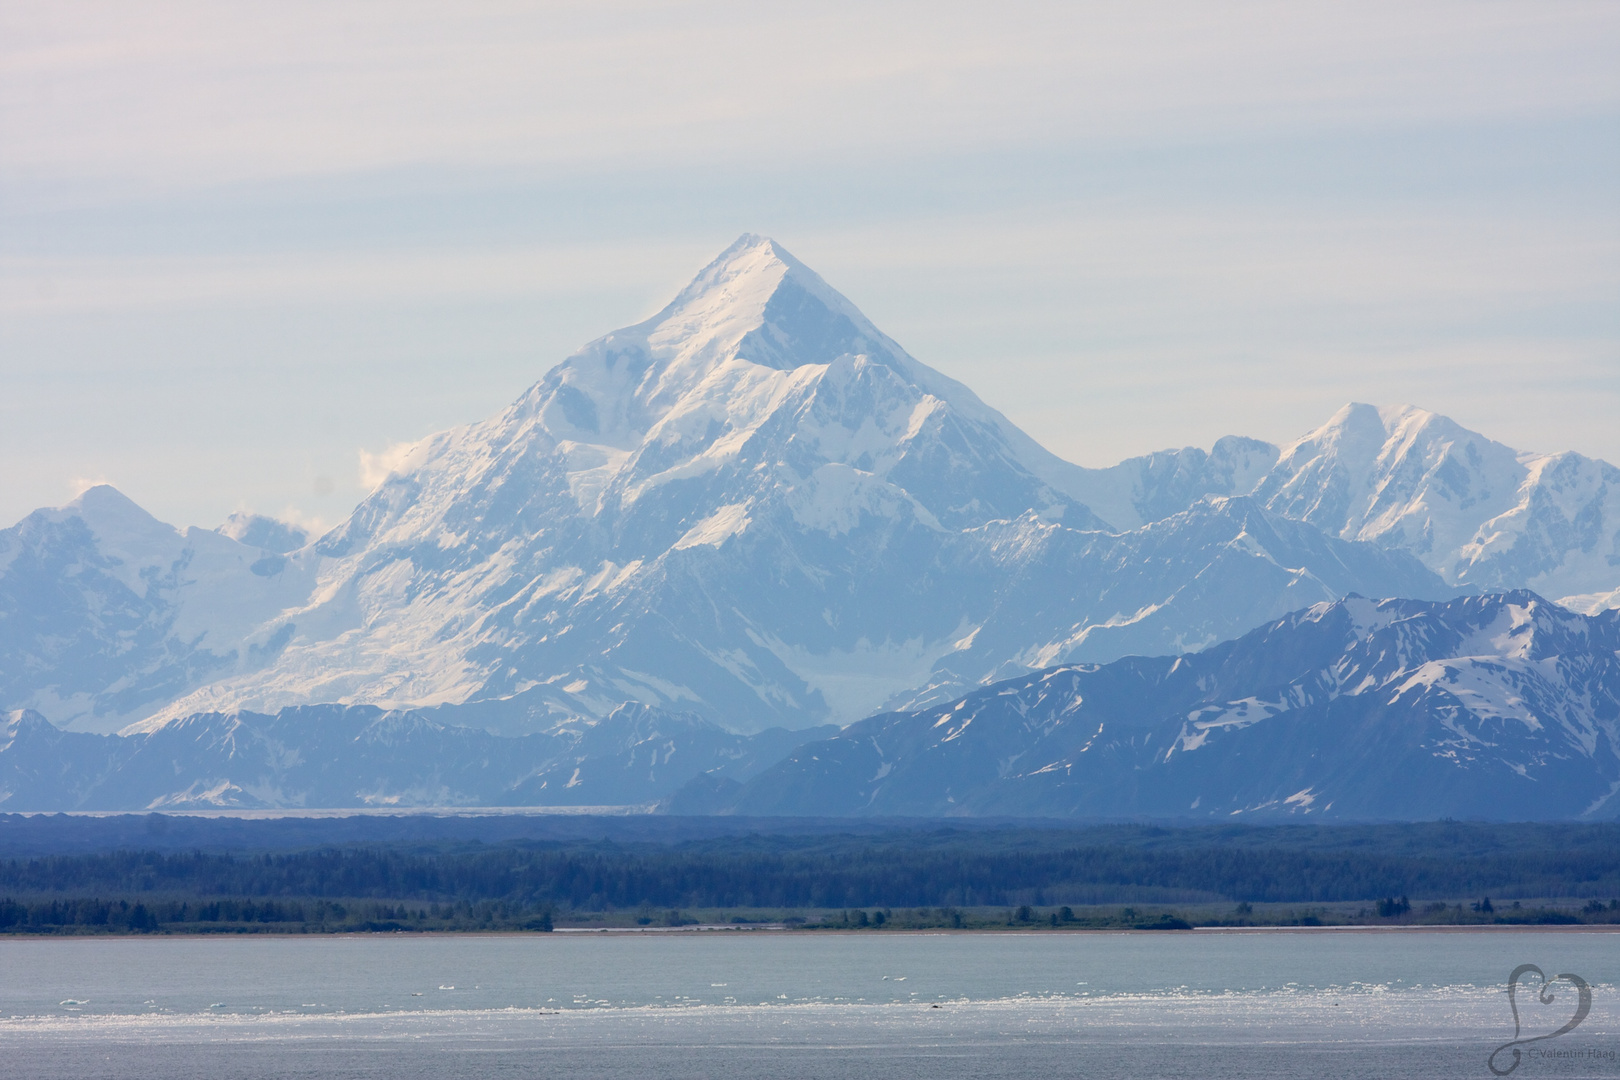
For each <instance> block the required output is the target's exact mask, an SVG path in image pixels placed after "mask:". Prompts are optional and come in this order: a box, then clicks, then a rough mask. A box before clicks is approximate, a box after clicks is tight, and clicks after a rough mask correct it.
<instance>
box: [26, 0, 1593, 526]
mask: <svg viewBox="0 0 1620 1080" xmlns="http://www.w3.org/2000/svg"><path fill="white" fill-rule="evenodd" d="M1616 57H1620V4H1614V3H1607V2H1584V3H1583V2H1564V0H1554V2H1542V3H1493V2H1471V3H1434V2H1419V3H1399V4H1396V3H1386V2H1368V3H1362V4H1355V5H1349V4H1339V5H1328V4H1297V3H1287V4H1285V3H1235V4H1223V5H1206V4H1195V3H1185V2H1171V3H1165V4H1160V5H1154V6H1152V7H1144V6H1141V5H1132V4H1124V3H1117V4H1116V3H1080V4H1036V3H1012V4H1005V5H998V6H996V8H995V9H994V10H993V11H992V10H990V9H989V8H987V7H986V6H984V5H969V4H955V3H944V4H941V3H932V4H926V5H924V4H910V3H907V4H895V3H888V4H884V3H879V4H859V5H857V4H843V3H825V2H823V3H816V4H798V3H790V4H776V5H757V4H740V3H739V4H725V3H704V4H680V5H677V4H667V3H619V4H583V3H580V4H517V3H492V2H483V3H479V2H474V3H468V4H463V5H454V6H445V5H438V4H427V3H421V2H417V0H401V2H397V3H390V4H380V3H359V2H352V0H338V2H333V3H322V4H316V3H312V2H308V0H289V2H286V3H282V4H277V5H269V6H259V5H239V4H227V5H217V4H205V3H200V2H198V3H184V2H174V0H156V2H154V3H150V4H143V5H139V6H138V7H132V6H130V5H123V4H114V3H96V2H89V3H80V4H72V5H20V4H18V5H9V6H6V7H4V8H0V380H3V382H0V386H3V387H4V393H3V394H0V461H3V463H4V474H3V475H4V483H3V484H0V527H5V526H9V525H10V524H11V523H12V522H14V521H16V520H17V519H19V518H20V517H22V516H23V515H25V514H26V513H28V512H29V511H31V510H33V509H35V508H37V507H40V506H52V505H60V504H62V503H64V502H66V501H68V500H69V499H71V498H73V497H74V495H75V494H76V492H77V491H79V490H81V489H82V488H83V487H84V486H86V485H88V484H91V483H96V482H110V483H113V484H115V485H116V486H117V487H118V488H119V489H120V490H122V491H123V492H124V493H125V494H127V495H129V496H130V497H131V498H133V499H135V500H136V501H137V502H138V503H140V504H141V505H142V506H143V507H145V508H146V509H147V510H149V511H150V512H151V513H153V514H154V515H156V516H157V517H158V518H160V519H162V520H165V521H169V522H171V523H174V524H177V525H181V526H186V525H201V526H205V527H213V526H215V525H217V524H219V523H220V521H222V520H223V519H224V517H225V516H226V515H227V514H229V513H231V512H232V511H236V510H252V511H256V512H260V513H266V514H271V515H275V516H280V517H285V518H289V519H293V520H298V521H300V522H303V523H306V524H308V525H310V526H312V527H315V528H321V527H329V526H331V525H333V524H336V523H337V522H339V521H341V520H342V518H343V517H344V516H345V515H347V513H348V512H349V511H350V509H351V508H352V507H353V506H354V504H355V503H356V502H357V501H358V500H359V499H360V498H361V497H363V495H364V494H365V492H366V489H367V482H368V480H373V479H375V475H376V469H377V462H378V461H381V460H386V456H387V454H388V452H389V449H390V448H391V447H395V446H397V445H399V444H401V443H406V442H410V441H413V440H416V439H419V438H421V437H422V436H424V435H427V434H429V433H431V432H433V431H436V430H441V429H443V428H446V427H451V426H454V425H458V424H464V423H468V422H471V421H475V420H478V419H481V418H483V417H486V416H488V415H490V414H492V413H494V412H496V411H497V410H499V409H500V408H502V407H503V406H504V405H506V404H507V403H509V402H510V401H511V400H513V399H514V398H516V397H517V396H518V395H519V394H520V393H521V392H522V390H523V389H524V388H525V387H526V386H528V385H529V384H530V383H532V382H534V381H535V380H537V379H539V378H540V377H541V376H542V375H543V374H544V372H545V371H546V370H547V369H548V368H550V367H551V366H552V365H554V364H555V363H557V362H558V361H560V360H562V359H563V358H564V357H565V356H566V355H568V354H569V353H571V352H573V351H574V350H575V349H577V348H578V347H579V346H580V345H582V344H584V343H585V342H586V341H588V340H590V339H592V338H595V337H598V336H600V335H602V334H604V333H607V332H609V331H611V330H614V329H616V328H618V327H621V326H624V325H627V324H630V323H634V322H637V321H639V320H641V319H643V318H645V317H646V316H648V315H650V314H651V313H652V312H654V311H656V310H657V309H658V308H660V307H661V306H663V304H664V303H665V302H666V301H667V300H669V299H670V297H671V296H673V294H674V293H675V291H676V290H678V289H679V288H680V287H681V285H683V284H684V283H685V281H686V280H687V279H688V278H689V277H690V276H691V275H692V274H693V273H695V272H696V271H697V270H698V269H699V268H700V267H702V266H703V265H704V264H705V263H706V262H708V261H709V260H710V259H711V258H713V257H714V256H715V255H716V254H717V253H718V252H719V251H720V250H721V249H722V248H724V247H725V246H726V245H728V244H729V243H731V242H732V241H733V240H734V239H735V238H736V237H737V236H738V235H739V234H741V233H744V232H755V233H762V234H765V235H769V236H771V237H773V238H774V239H776V240H777V241H779V242H780V243H781V244H782V245H783V246H784V247H786V248H787V249H788V250H789V251H791V252H793V254H795V255H796V256H798V257H799V258H800V259H801V260H803V261H804V262H805V263H806V264H807V265H809V266H810V267H812V268H813V269H814V270H816V271H817V272H818V273H820V274H821V275H822V276H823V277H824V278H825V279H826V280H827V281H828V282H829V283H830V284H831V285H832V286H833V287H834V288H836V289H838V290H839V291H841V292H842V293H844V294H845V295H846V296H848V297H849V299H850V300H851V301H853V302H854V303H855V304H856V305H857V306H858V307H860V308H861V309H862V310H863V311H864V312H865V313H866V314H867V315H868V316H869V317H870V318H871V319H872V320H873V322H874V323H876V324H877V325H878V326H879V327H880V328H882V329H883V330H884V331H885V332H887V333H888V334H889V335H890V336H892V337H893V338H895V339H896V340H897V341H898V342H899V343H900V344H901V345H902V346H904V347H905V348H906V349H907V350H908V351H909V352H910V353H912V355H914V356H916V357H917V358H918V359H919V360H921V361H923V362H924V363H926V364H929V365H930V366H932V367H935V368H937V369H939V370H940V371H942V372H944V373H946V374H948V375H950V376H952V377H954V378H956V379H959V380H961V381H962V382H964V383H966V384H967V385H969V386H970V387H972V388H973V390H974V391H975V392H976V393H978V395H979V396H980V397H981V398H983V399H984V400H985V401H986V402H987V403H989V404H990V405H992V406H994V407H996V408H998V409H1000V410H1001V411H1002V412H1003V413H1005V414H1006V415H1007V416H1008V417H1009V418H1010V419H1011V420H1012V421H1013V422H1014V423H1016V424H1018V425H1019V426H1021V427H1022V428H1024V429H1025V430H1026V431H1028V432H1029V433H1030V434H1031V435H1032V436H1034V437H1035V438H1036V439H1037V440H1038V441H1040V442H1041V443H1042V444H1044V445H1045V446H1047V447H1048V448H1050V449H1051V450H1053V451H1054V452H1056V453H1058V454H1059V455H1061V456H1063V457H1066V458H1068V459H1070V460H1072V461H1075V462H1078V463H1080V464H1082V465H1088V466H1101V465H1109V464H1113V463H1114V462H1116V461H1118V460H1120V459H1122V458H1125V457H1128V456H1132V455H1135V454H1141V453H1146V452H1149V451H1152V450H1155V449H1162V448H1165V447H1172V446H1184V445H1197V446H1204V447H1208V446H1209V445H1210V444H1211V443H1213V441H1214V440H1215V439H1216V438H1218V437H1220V436H1222V435H1226V434H1241V435H1252V436H1256V437H1260V438H1264V439H1268V440H1271V441H1273V442H1278V443H1284V442H1287V441H1290V440H1291V439H1293V438H1295V437H1297V436H1299V435H1301V434H1303V433H1304V432H1305V431H1307V430H1309V429H1311V428H1314V427H1316V426H1318V425H1320V424H1321V423H1322V422H1324V421H1325V420H1326V419H1327V418H1328V417H1329V416H1330V415H1331V414H1332V413H1333V412H1334V411H1335V410H1336V409H1338V408H1339V407H1340V406H1341V405H1343V404H1344V403H1345V402H1347V401H1352V400H1355V401H1368V402H1373V403H1377V404H1382V405H1394V404H1402V403H1409V404H1413V405H1418V406H1421V407H1423V408H1427V409H1432V410H1434V411H1436V412H1440V413H1443V414H1445V415H1448V416H1450V417H1452V418H1453V419H1455V420H1457V421H1458V422H1460V423H1462V424H1464V425H1465V426H1467V427H1470V428H1473V429H1475V430H1478V431H1481V432H1483V433H1484V434H1486V435H1488V436H1490V437H1491V438H1494V439H1496V440H1499V441H1501V442H1505V443H1507V444H1509V445H1511V446H1514V447H1516V448H1518V449H1521V450H1527V451H1538V452H1549V451H1559V450H1575V451H1579V452H1581V453H1583V454H1587V455H1590V456H1594V457H1601V458H1604V459H1606V460H1608V461H1610V462H1614V463H1617V464H1620V422H1617V417H1620V63H1616Z"/></svg>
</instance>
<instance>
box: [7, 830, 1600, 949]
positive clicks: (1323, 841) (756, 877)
mask: <svg viewBox="0 0 1620 1080" xmlns="http://www.w3.org/2000/svg"><path fill="white" fill-rule="evenodd" d="M1554 832H1556V833H1557V834H1558V835H1556V836H1554V835H1552V833H1554ZM1485 897H1495V898H1496V899H1497V901H1499V902H1503V903H1507V904H1511V903H1512V902H1513V901H1515V900H1531V899H1534V900H1537V901H1538V902H1539V901H1542V900H1546V899H1550V898H1553V899H1555V898H1562V899H1564V900H1568V901H1571V902H1572V903H1570V904H1567V905H1565V908H1566V909H1567V911H1568V912H1575V913H1578V914H1579V917H1580V918H1582V919H1586V920H1591V921H1607V920H1608V919H1609V918H1611V917H1613V916H1612V915H1611V910H1612V909H1611V908H1610V907H1609V904H1608V901H1610V900H1611V899H1613V898H1616V897H1620V829H1616V828H1615V827H1614V826H1604V825H1594V826H1540V827H1537V826H1491V825H1470V824H1462V823H1441V824H1437V825H1434V826H1430V827H1413V826H1358V827H1348V828H1340V829H1327V828H1317V829H1315V830H1311V829H1304V830H1301V829H1298V828H1287V829H1273V830H1268V829H1254V828H1248V829H1235V830H1234V829H1225V830H1222V829H1196V828H1188V829H1167V828H1157V827H1135V826H1126V827H1106V828H1093V829H1073V828H1070V829H1064V828H1051V827H1047V828H1037V827H1027V826H1026V827H1007V828H1000V829H981V830H968V831H962V830H952V829H933V830H924V829H915V828H912V829H900V830H893V831H889V832H880V833H876V834H870V833H831V832H820V833H814V834H810V835H804V834H784V833H780V832H767V831H759V832H751V833H735V834H733V835H727V836H718V837H716V836H706V837H699V838H696V839H684V840H683V839H673V840H666V841H662V842H657V841H645V840H644V841H633V842H620V841H615V840H612V839H596V840H591V839H581V838H573V839H567V840H506V841H503V842H500V843H495V844H483V843H478V842H476V841H473V842H467V841H457V842H446V843H421V844H408V843H402V842H399V841H395V842H392V843H351V844H345V845H323V846H316V847H311V848H304V849H300V850H291V851H261V852H228V851H204V850H192V851H160V850H141V849H134V850H131V849H121V850H111V851H100V852H91V853H78V854H65V855H35V856H28V857H12V858H0V930H5V929H11V930H13V931H14V932H15V931H18V930H22V929H25V928H26V927H28V926H31V925H33V926H43V925H64V926H65V925H86V926H105V927H118V926H122V927H124V928H125V929H126V930H131V931H141V930H146V929H152V928H154V927H155V926H156V925H157V924H172V923H186V924H193V923H207V922H210V921H212V922H215V923H222V924H232V925H236V924H242V925H247V924H251V925H255V926H258V925H265V924H270V923H277V924H281V923H298V924H300V925H304V924H309V925H311V926H314V927H317V928H327V929H331V928H340V927H341V928H349V929H367V928H373V929H375V928H389V927H390V926H392V927H393V928H406V929H413V928H418V929H434V928H452V927H454V928H478V927H483V928H503V929H523V928H529V929H535V928H538V923H539V921H543V920H546V919H549V918H551V917H552V913H557V915H558V916H559V917H561V916H564V915H584V914H590V913H595V914H603V913H614V912H618V913H624V912H649V911H652V912H658V913H660V914H658V915H657V919H660V920H663V921H666V922H667V921H669V915H668V914H667V913H668V912H671V911H682V910H689V909H690V910H698V909H701V910H705V911H709V912H723V911H747V912H760V911H771V912H778V913H781V912H792V911H798V910H803V911H814V912H828V911H847V910H862V911H865V910H868V909H876V910H890V911H892V910H903V911H911V912H916V911H921V910H928V911H933V912H939V911H955V912H963V911H967V912H977V913H978V914H975V915H972V916H971V918H972V919H977V920H979V921H983V920H984V919H986V918H993V919H999V915H996V916H994V917H992V916H989V915H986V914H985V912H987V911H989V910H990V909H1003V908H1004V909H1008V910H1015V911H1016V910H1020V909H1024V908H1029V909H1030V910H1032V911H1038V912H1042V913H1043V914H1042V915H1041V918H1042V919H1048V918H1049V917H1055V915H1056V912H1057V911H1058V910H1059V908H1063V907H1067V908H1071V909H1072V908H1075V907H1079V908H1082V909H1086V908H1096V907H1098V906H1099V905H1136V906H1137V907H1141V906H1142V905H1158V906H1159V907H1161V908H1163V907H1166V906H1169V905H1181V906H1187V905H1192V906H1197V907H1200V909H1202V910H1206V911H1214V910H1216V909H1218V908H1220V907H1221V906H1222V905H1226V906H1230V905H1262V906H1264V905H1279V904H1292V905H1341V906H1342V905H1345V904H1363V905H1367V904H1372V905H1377V903H1378V902H1379V901H1384V902H1385V903H1386V905H1393V904H1394V903H1395V898H1402V899H1401V903H1402V904H1405V905H1407V906H1406V908H1405V909H1403V910H1402V911H1401V912H1399V913H1398V914H1400V915H1403V916H1406V917H1407V918H1409V919H1417V918H1420V917H1423V913H1424V912H1425V911H1426V910H1427V911H1428V913H1429V917H1430V918H1431V920H1432V919H1433V918H1438V917H1439V915H1438V914H1437V913H1438V912H1439V911H1440V908H1438V907H1436V906H1435V905H1437V904H1441V902H1444V903H1443V905H1442V906H1443V907H1444V910H1445V912H1446V914H1445V915H1444V919H1447V920H1451V921H1459V920H1461V921H1468V919H1472V918H1473V916H1474V915H1477V914H1492V913H1491V912H1485V913H1480V912H1478V911H1477V910H1472V909H1470V908H1468V907H1465V906H1462V902H1463V901H1464V900H1467V901H1469V902H1470V903H1472V904H1476V905H1477V904H1478V902H1479V901H1480V900H1481V899H1483V898H1485ZM53 904H54V905H57V907H56V908H51V907H50V906H49V905H53ZM7 905H9V907H8V906H7ZM64 905H79V908H84V910H87V911H92V915H90V916H84V917H82V918H81V916H79V915H71V916H70V915H68V914H66V913H67V912H68V907H67V906H64ZM86 905H88V906H86ZM97 905H102V907H97ZM210 905H212V907H210ZM221 905H224V906H223V907H222V906H221ZM244 905H245V906H244ZM255 905H257V906H255ZM79 908H74V909H73V910H74V911H78V910H79ZM137 908H139V913H136V909H137ZM222 910H224V911H227V912H234V913H235V914H231V915H230V916H229V917H221V916H220V915H218V914H217V912H219V911H222ZM1369 910H1375V909H1373V908H1370V909H1369ZM1538 910H1539V909H1538ZM1561 910H1563V909H1561ZM53 911H60V912H62V913H64V914H62V915H61V916H60V917H58V916H55V915H51V914H50V913H51V912H53ZM210 911H213V912H215V913H216V914H214V915H213V916H212V917H210V916H208V915H207V914H206V913H207V912H210ZM8 912H9V913H10V914H7V913H8ZM41 912H45V913H46V914H44V915H41V914H40V913H41ZM243 912H246V914H243ZM1409 912H1415V914H1408V913H1409ZM1566 913H1567V912H1566ZM1383 917H1389V915H1388V914H1386V915H1385V916H1383ZM1520 917H1521V918H1528V917H1529V916H1528V915H1521V916H1520ZM927 918H928V920H933V921H934V922H940V923H942V924H943V925H951V917H949V916H940V915H930V916H928V917H927ZM956 918H957V920H958V922H959V921H960V916H959V915H958V916H957V917H956ZM1493 918H1495V919H1496V920H1503V919H1507V918H1508V916H1507V914H1506V913H1504V912H1502V911H1501V909H1500V908H1498V909H1497V913H1495V914H1494V915H1493ZM85 919H89V920H90V921H85ZM97 920H99V921H97ZM920 920H922V917H920V916H914V917H913V921H914V922H917V921H920ZM677 921H678V920H677ZM807 921H812V922H813V921H814V920H807ZM1025 921H1028V920H1025ZM1073 921H1084V920H1083V919H1080V918H1079V917H1078V916H1076V917H1074V920H1073ZM1115 921H1116V922H1118V921H1119V920H1117V919H1116V920H1115ZM531 923H534V924H535V925H532V926H531V925H530V924H531ZM1126 924H1129V920H1126ZM857 925H859V924H858V923H857Z"/></svg>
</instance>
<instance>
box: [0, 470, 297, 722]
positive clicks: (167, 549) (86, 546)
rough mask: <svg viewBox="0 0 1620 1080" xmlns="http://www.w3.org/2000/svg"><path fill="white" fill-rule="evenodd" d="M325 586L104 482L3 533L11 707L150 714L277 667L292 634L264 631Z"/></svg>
mask: <svg viewBox="0 0 1620 1080" xmlns="http://www.w3.org/2000/svg"><path fill="white" fill-rule="evenodd" d="M314 584H315V576H314V574H313V573H311V572H310V569H309V564H308V563H297V562H294V561H292V560H290V559H288V558H286V557H285V556H284V555H283V554H281V553H279V552H277V551H274V550H265V549H263V548H260V547H255V546H250V545H248V544H244V543H241V542H239V541H237V540H235V539H232V538H231V537H229V536H226V535H223V534H221V533H218V532H210V531H208V530H205V529H187V530H185V531H184V532H181V531H180V530H177V529H175V528H173V527H171V526H169V525H165V524H163V523H162V522H160V521H158V520H157V519H155V518H153V517H152V516H151V515H150V514H148V513H146V511H144V510H142V509H141V508H140V507H138V506H136V505H135V504H134V503H133V502H131V501H130V500H129V499H127V498H125V497H124V496H123V495H121V494H119V493H118V492H117V491H116V490H114V489H113V488H111V487H107V486H105V485H103V486H99V487H93V488H91V489H89V490H88V491H86V492H84V494H82V495H80V496H79V497H78V498H77V499H75V500H74V501H73V502H71V503H69V504H68V505H67V506H64V507H62V508H61V509H59V510H38V511H35V512H34V513H32V514H30V515H28V517H26V518H24V519H23V520H22V521H21V522H19V523H18V524H17V525H15V526H13V527H12V528H10V529H6V530H4V531H0V704H4V705H5V706H6V707H8V708H12V707H24V706H26V707H31V708H35V709H39V710H40V711H42V712H45V713H47V714H48V715H51V716H55V717H57V718H58V719H59V720H61V721H63V722H66V721H70V720H74V719H78V718H87V717H96V716H100V717H103V718H105V720H104V723H103V724H102V726H103V727H104V728H105V727H107V726H111V725H114V724H117V723H119V722H127V721H129V720H135V719H140V718H141V717H144V716H147V715H149V714H150V713H152V712H153V711H155V710H157V709H159V708H162V707H164V706H166V705H168V704H169V703H170V702H172V701H173V700H174V699H175V698H176V697H178V696H179V695H181V694H183V693H185V692H187V691H188V690H191V689H193V688H194V687H196V686H197V685H199V684H200V683H204V682H206V681H208V680H210V679H214V678H219V677H221V676H224V675H228V674H230V673H232V672H234V671H239V670H241V669H242V668H244V667H252V666H254V665H257V664H262V663H264V662H266V661H268V660H269V659H270V657H271V656H272V655H273V654H274V651H275V649H276V648H278V647H279V645H280V644H282V643H284V641H285V636H283V637H282V638H279V639H278V638H277V637H276V636H275V634H274V633H271V634H270V635H269V636H268V637H264V636H263V635H259V637H257V638H256V637H255V635H256V634H257V632H258V631H259V630H260V628H261V627H262V625H263V624H264V623H265V622H266V621H267V620H271V619H273V617H274V616H275V615H276V614H277V613H278V612H279V611H281V610H282V609H283V608H286V607H289V606H293V605H298V604H302V603H304V602H305V601H306V598H307V597H308V596H309V592H310V589H311V588H312V587H313V586H314Z"/></svg>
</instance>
